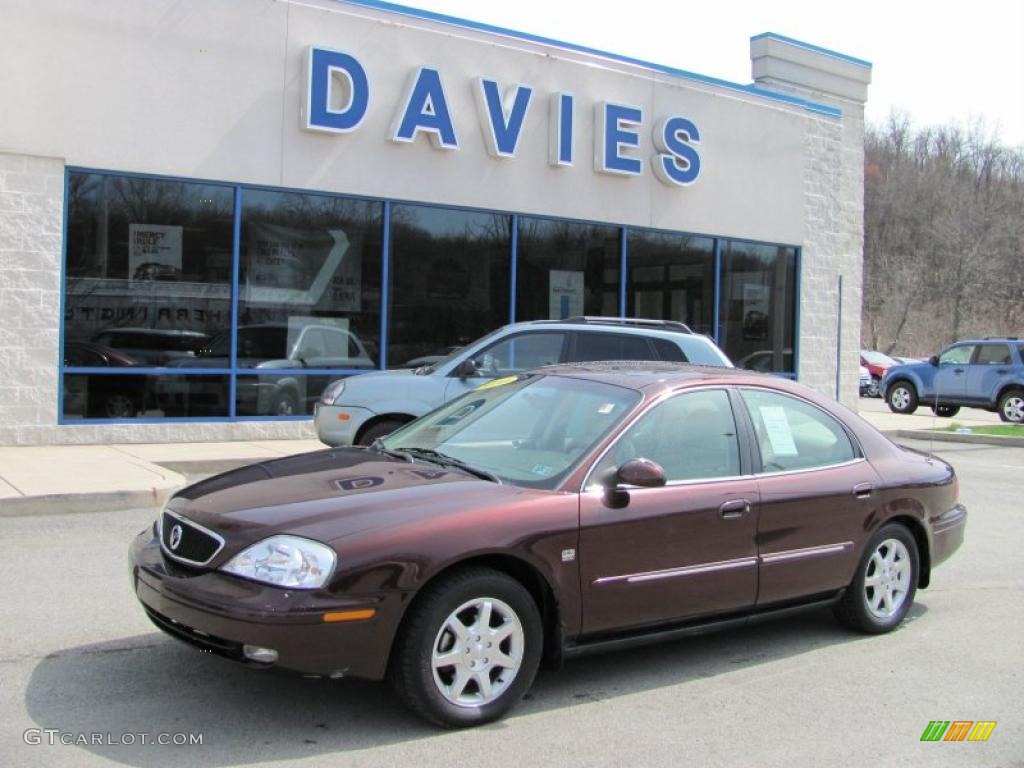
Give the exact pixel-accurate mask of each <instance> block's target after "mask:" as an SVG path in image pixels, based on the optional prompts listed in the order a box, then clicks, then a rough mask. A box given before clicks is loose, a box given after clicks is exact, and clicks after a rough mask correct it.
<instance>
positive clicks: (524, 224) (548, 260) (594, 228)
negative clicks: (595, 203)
mask: <svg viewBox="0 0 1024 768" xmlns="http://www.w3.org/2000/svg"><path fill="white" fill-rule="evenodd" d="M620 233H621V230H620V229H619V228H618V227H610V226H603V225H599V224H582V223H580V222H574V221H561V220H557V219H555V220H552V219H537V218H532V217H529V216H523V217H520V219H519V257H518V260H517V262H516V320H545V319H546V320H559V319H564V318H567V317H577V316H579V315H604V316H608V317H618V315H619V271H620V261H621V256H620V252H621V246H620Z"/></svg>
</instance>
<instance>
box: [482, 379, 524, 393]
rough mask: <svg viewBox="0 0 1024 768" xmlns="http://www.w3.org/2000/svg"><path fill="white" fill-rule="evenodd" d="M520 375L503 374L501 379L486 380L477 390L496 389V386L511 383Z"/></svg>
mask: <svg viewBox="0 0 1024 768" xmlns="http://www.w3.org/2000/svg"><path fill="white" fill-rule="evenodd" d="M518 380H519V377H518V376H502V377H501V378H500V379H492V380H491V381H487V382H484V383H483V384H481V385H480V386H479V387H477V388H476V390H477V392H479V391H480V390H483V389H494V388H495V387H501V386H504V385H505V384H511V383H512V382H513V381H518Z"/></svg>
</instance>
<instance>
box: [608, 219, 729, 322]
mask: <svg viewBox="0 0 1024 768" xmlns="http://www.w3.org/2000/svg"><path fill="white" fill-rule="evenodd" d="M627 242H628V250H627V261H626V265H627V266H626V315H627V316H629V317H647V318H654V319H658V320H678V321H680V322H683V323H686V324H687V325H688V326H690V328H692V329H693V330H694V331H696V332H697V333H706V334H712V333H714V327H713V323H714V314H715V313H714V296H715V243H714V240H713V239H712V238H710V237H697V236H694V235H684V234H677V233H669V232H655V231H651V230H643V229H630V230H629V237H628V241H627Z"/></svg>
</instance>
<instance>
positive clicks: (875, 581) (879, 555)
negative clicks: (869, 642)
mask: <svg viewBox="0 0 1024 768" xmlns="http://www.w3.org/2000/svg"><path fill="white" fill-rule="evenodd" d="M919 563H920V558H919V555H918V551H917V542H916V541H915V540H914V536H913V534H912V533H911V532H910V531H908V530H907V529H906V528H905V527H904V526H902V525H899V524H898V523H892V524H889V525H886V526H883V527H882V528H881V529H879V530H878V531H877V532H876V533H875V535H874V536H872V537H871V539H870V540H869V541H868V544H867V546H866V547H865V548H864V554H863V555H862V556H861V559H860V563H858V565H857V572H856V575H855V576H854V577H853V582H851V584H850V586H849V587H848V588H847V590H846V592H845V594H844V595H843V597H842V599H841V600H840V601H839V602H838V603H836V606H835V615H836V618H837V619H839V621H840V622H841V623H842V624H844V625H846V626H847V627H849V628H850V629H855V630H857V631H858V632H864V633H867V634H871V635H877V634H881V633H883V632H888V631H890V630H892V629H895V628H896V626H897V625H898V624H899V623H900V622H901V621H903V619H904V617H906V615H907V611H909V610H910V606H911V605H913V603H914V593H915V592H916V591H917V578H918V572H919V568H920V565H919Z"/></svg>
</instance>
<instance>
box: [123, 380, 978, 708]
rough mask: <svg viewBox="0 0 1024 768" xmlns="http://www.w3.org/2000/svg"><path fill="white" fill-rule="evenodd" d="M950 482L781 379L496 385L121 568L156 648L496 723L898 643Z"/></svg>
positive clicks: (267, 488)
mask: <svg viewBox="0 0 1024 768" xmlns="http://www.w3.org/2000/svg"><path fill="white" fill-rule="evenodd" d="M966 514H967V513H966V511H965V509H964V508H963V506H962V505H960V504H959V503H957V483H956V478H955V476H954V474H953V470H952V468H951V467H950V466H949V465H948V464H946V463H945V462H943V461H940V460H939V459H936V458H932V457H929V456H926V455H922V454H919V453H915V452H912V451H910V450H907V449H904V448H900V447H897V446H896V445H894V444H893V443H891V442H889V440H887V439H886V438H885V437H883V436H882V435H881V434H879V433H878V432H877V431H875V429H873V428H872V427H871V426H869V425H868V424H867V423H866V422H864V421H863V420H861V419H860V418H859V417H857V416H856V415H855V414H853V413H852V412H850V411H848V410H846V409H845V408H843V407H842V406H840V405H837V404H836V403H835V402H833V401H831V400H827V399H825V398H823V397H821V396H819V395H817V394H816V393H814V392H813V391H812V390H810V389H808V388H806V387H804V386H801V385H799V384H794V383H791V382H788V381H785V380H782V379H778V378H773V377H770V376H766V375H762V374H757V373H751V372H747V371H741V370H735V369H724V368H700V367H694V366H686V365H671V364H651V363H639V364H638V363H605V364H588V365H587V366H585V367H582V366H581V367H575V366H562V367H557V368H548V369H543V370H541V371H539V372H536V373H533V374H528V375H523V376H517V377H511V378H508V379H499V380H496V381H494V382H491V383H489V384H487V385H485V386H484V387H481V388H480V389H479V390H476V391H475V392H471V393H469V394H467V395H465V396H463V397H462V398H460V399H458V400H456V401H453V402H451V403H449V404H447V405H445V406H443V407H441V408H439V409H438V410H436V411H434V412H432V413H430V414H428V415H426V416H424V417H422V418H420V419H418V420H417V421H414V422H412V423H410V424H408V425H407V426H405V427H404V428H402V429H400V430H399V431H397V432H395V433H393V434H392V435H390V436H388V437H387V438H384V439H383V440H379V441H378V442H377V443H375V444H374V446H372V447H370V448H346V449H335V450H326V451H319V452H316V453H311V454H306V455H302V456H295V457H291V458H287V459H281V460H277V461H271V462H266V463H261V464H256V465H253V466H249V467H245V468H243V469H239V470H236V471H234V472H228V473H226V474H223V475H219V476H217V477H213V478H211V479H209V480H205V481H203V482H201V483H198V484H196V485H193V486H191V487H189V488H186V489H185V490H183V491H181V492H180V493H178V494H177V495H175V496H174V497H173V498H172V499H171V500H170V501H169V502H168V503H167V505H166V508H165V509H164V511H163V513H162V514H161V515H160V519H159V520H158V521H157V522H156V524H155V525H154V526H153V530H152V531H150V530H146V531H145V532H143V533H142V534H141V535H139V537H138V538H137V539H136V540H135V543H134V545H133V546H132V551H131V557H132V561H133V569H132V570H133V580H134V587H135V590H136V592H137V594H138V597H139V600H141V602H142V604H143V607H144V608H145V610H146V613H147V614H148V615H149V617H150V618H151V619H152V620H153V621H154V622H155V623H156V624H157V626H159V627H160V628H161V629H163V630H164V631H166V632H167V633H169V634H171V635H173V636H175V637H177V638H179V639H182V640H185V641H186V642H189V643H192V644H193V645H197V646H199V647H200V648H202V649H204V650H208V651H213V652H215V653H218V654H221V655H223V656H227V657H229V658H232V659H237V660H242V661H247V662H248V663H250V664H252V665H255V666H272V665H278V666H281V667H284V668H287V669H291V670H295V671H297V672H300V673H304V674H310V675H324V676H328V677H341V676H343V675H344V676H347V675H352V676H356V677H364V678H370V679H382V678H385V677H387V678H389V679H390V681H391V683H392V684H393V686H394V687H395V689H396V691H397V692H398V694H399V696H400V697H401V698H402V699H403V700H404V701H405V702H406V703H407V704H408V705H409V706H411V707H412V708H413V709H414V710H416V711H417V712H418V713H420V714H421V715H423V716H424V717H426V718H428V719H430V720H432V721H434V722H436V723H440V724H442V725H449V726H459V725H471V724H477V723H484V722H487V721H490V720H494V719H495V718H497V717H500V716H501V715H502V714H504V713H505V712H506V711H507V710H508V709H509V708H510V707H512V706H513V705H514V704H515V703H516V702H517V701H518V700H519V699H520V697H522V695H523V694H524V693H525V692H526V691H527V689H528V688H529V687H530V684H531V682H532V681H533V677H534V674H535V672H536V670H537V667H538V664H539V663H540V662H541V660H542V659H543V658H546V659H548V660H552V661H555V662H557V661H559V660H561V659H562V658H564V657H568V656H572V655H575V654H580V653H584V652H589V651H593V650H602V649H610V648H619V647H623V646H625V645H628V644H631V643H640V642H648V641H650V640H653V639H657V638H671V637H677V636H681V635H684V634H687V633H692V632H699V631H705V630H706V629H707V628H708V627H709V626H712V625H716V626H729V625H737V624H741V623H744V622H746V621H749V620H750V619H752V618H754V617H762V616H770V615H772V614H778V613H781V612H785V611H790V610H792V609H794V608H795V607H808V606H816V605H823V604H831V605H833V606H834V610H835V613H836V616H837V617H838V618H839V620H840V621H842V622H843V623H844V624H846V625H848V626H850V627H852V628H853V629H856V630H860V631H863V632H872V633H878V632H886V631H888V630H890V629H893V628H894V627H896V626H897V625H898V624H899V623H900V622H901V621H902V620H903V618H904V616H906V614H907V611H908V610H909V608H910V606H911V604H912V602H913V600H914V593H915V590H916V589H918V588H924V587H927V586H928V582H929V579H930V576H931V569H932V568H934V567H935V566H936V565H938V564H939V563H941V562H942V561H944V560H945V559H946V558H948V557H949V556H950V555H951V554H952V553H953V551H954V550H956V548H957V547H958V546H959V545H960V543H961V541H962V540H963V535H964V523H965V519H966Z"/></svg>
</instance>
